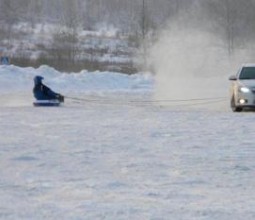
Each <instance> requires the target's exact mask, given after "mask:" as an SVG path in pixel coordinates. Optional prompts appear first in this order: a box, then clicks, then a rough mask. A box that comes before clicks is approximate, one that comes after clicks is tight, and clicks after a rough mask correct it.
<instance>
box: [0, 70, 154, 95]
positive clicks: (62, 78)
mask: <svg viewBox="0 0 255 220" xmlns="http://www.w3.org/2000/svg"><path fill="white" fill-rule="evenodd" d="M35 75H41V76H43V77H44V83H45V84H46V85H48V86H49V87H52V89H54V90H57V91H60V92H62V93H65V92H85V93H86V92H110V93H115V92H118V93H119V92H131V93H132V92H145V91H150V90H151V89H152V86H153V78H152V77H151V76H150V75H149V74H135V75H131V76H130V75H126V74H122V73H113V72H98V71H97V72H88V71H86V70H84V71H81V72H80V73H61V72H58V71H57V70H55V69H53V68H51V67H49V66H41V67H39V68H38V69H35V68H32V67H29V68H21V67H17V66H12V65H11V66H0V85H1V86H0V92H1V93H12V92H17V91H20V92H27V91H31V89H32V88H33V78H34V76H35Z"/></svg>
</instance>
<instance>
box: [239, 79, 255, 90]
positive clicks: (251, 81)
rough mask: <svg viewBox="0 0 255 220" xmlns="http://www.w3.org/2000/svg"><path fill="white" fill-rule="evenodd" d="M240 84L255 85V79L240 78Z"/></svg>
mask: <svg viewBox="0 0 255 220" xmlns="http://www.w3.org/2000/svg"><path fill="white" fill-rule="evenodd" d="M239 84H240V85H241V86H245V87H250V88H251V87H255V79H249V80H240V81H239Z"/></svg>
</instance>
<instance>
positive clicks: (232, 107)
mask: <svg viewBox="0 0 255 220" xmlns="http://www.w3.org/2000/svg"><path fill="white" fill-rule="evenodd" d="M230 107H231V109H232V111H233V112H241V111H242V110H243V109H242V108H241V107H238V106H236V104H235V97H234V96H232V98H231V102H230Z"/></svg>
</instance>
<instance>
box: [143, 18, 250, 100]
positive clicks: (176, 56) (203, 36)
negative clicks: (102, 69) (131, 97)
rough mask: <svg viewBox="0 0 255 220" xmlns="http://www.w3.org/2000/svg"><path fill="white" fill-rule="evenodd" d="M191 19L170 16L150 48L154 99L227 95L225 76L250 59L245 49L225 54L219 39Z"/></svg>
mask: <svg viewBox="0 0 255 220" xmlns="http://www.w3.org/2000/svg"><path fill="white" fill-rule="evenodd" d="M192 22H194V21H188V19H183V20H182V21H180V20H178V21H177V22H176V23H175V24H173V21H172V20H171V23H170V24H169V25H168V26H167V27H166V28H165V29H164V30H162V31H161V33H160V36H159V38H158V40H157V42H155V43H154V45H153V46H152V47H151V48H150V51H149V58H148V61H149V64H150V65H151V66H152V67H153V69H154V72H155V78H156V79H155V80H156V84H155V99H197V98H214V97H226V98H228V95H229V92H228V91H229V84H230V83H229V81H228V77H229V76H230V75H233V74H235V73H236V72H237V70H238V68H239V67H240V65H241V64H243V63H247V62H251V59H250V58H249V56H248V55H247V54H246V51H241V50H239V51H238V53H236V55H235V56H234V55H233V56H229V54H228V50H227V46H226V43H224V42H223V40H221V39H220V38H219V37H218V36H217V35H216V34H214V33H212V32H210V31H208V29H207V28H202V27H201V26H200V25H196V24H194V23H192ZM225 104H226V103H225Z"/></svg>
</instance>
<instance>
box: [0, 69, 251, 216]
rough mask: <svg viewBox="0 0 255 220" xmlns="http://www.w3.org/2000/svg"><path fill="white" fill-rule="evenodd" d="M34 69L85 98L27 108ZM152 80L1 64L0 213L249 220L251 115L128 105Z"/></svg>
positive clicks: (148, 91)
mask: <svg viewBox="0 0 255 220" xmlns="http://www.w3.org/2000/svg"><path fill="white" fill-rule="evenodd" d="M35 75H42V76H44V77H45V80H44V82H45V84H47V85H49V86H50V87H51V88H52V89H54V90H55V91H58V92H60V93H62V94H64V95H70V96H74V97H80V98H83V99H88V100H89V101H88V102H86V101H80V102H78V101H77V102H75V101H72V100H68V99H66V102H65V104H64V105H63V106H62V107H50V108H38V107H33V106H32V101H33V97H32V92H31V90H32V87H33V77H34V76H35ZM153 85H154V80H153V77H152V76H150V75H144V74H136V75H133V76H127V75H123V74H118V73H101V72H95V73H89V72H86V71H83V72H81V73H80V74H67V73H59V72H57V71H56V70H54V69H51V68H49V67H47V66H43V67H40V68H39V69H34V68H19V67H15V66H1V67H0V95H1V96H0V101H1V102H0V177H1V178H0V197H1V200H0V219H3V220H27V219H29V220H30V219H31V220H32V219H37V220H44V219H49V220H51V219H52V220H55V219H64V220H65V219H66V220H83V219H93V220H94V219H109V220H121V219H137V220H143V219H144V220H147V219H151V220H161V219H162V220H172V219H173V220H186V219H188V220H216V219H217V220H229V219H233V220H244V219H245V220H254V219H255V209H254V207H255V191H254V186H255V178H254V177H255V160H254V158H255V148H254V146H255V145H254V139H253V138H254V133H255V127H254V118H255V115H254V112H244V113H240V114H235V113H232V112H231V111H229V110H226V109H225V108H224V109H223V110H214V109H199V108H197V109H187V108H179V109H175V108H171V107H167V106H164V107H163V106H159V105H156V104H154V105H152V104H148V105H147V104H146V105H138V103H135V102H130V100H134V99H135V100H148V99H149V98H150V97H151V95H152V93H153ZM93 99H94V101H92V100H93Z"/></svg>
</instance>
